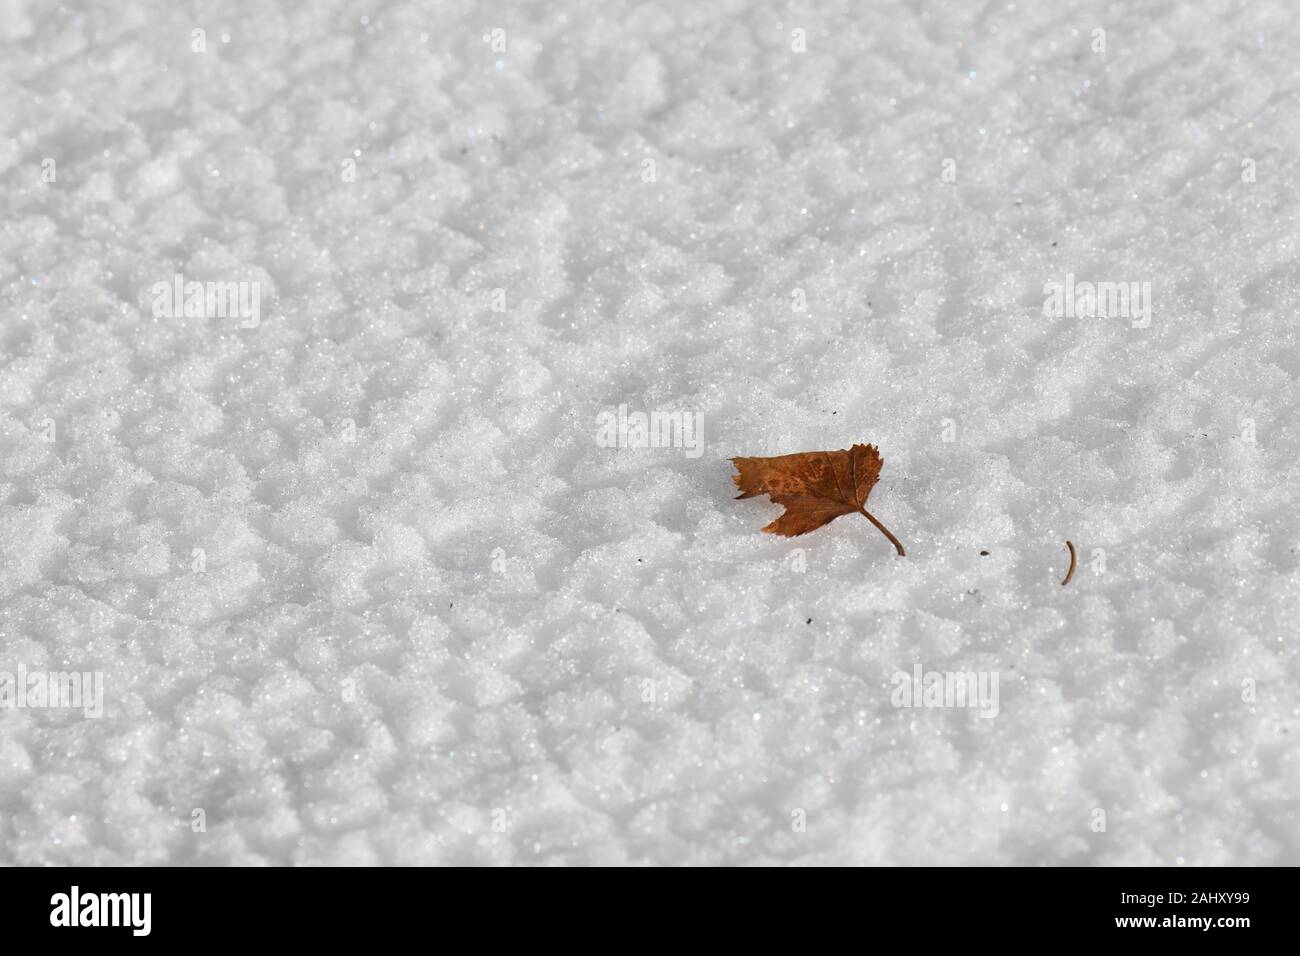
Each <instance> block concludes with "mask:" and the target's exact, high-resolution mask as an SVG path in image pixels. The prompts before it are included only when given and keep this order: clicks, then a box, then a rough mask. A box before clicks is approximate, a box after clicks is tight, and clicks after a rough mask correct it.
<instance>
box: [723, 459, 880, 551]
mask: <svg viewBox="0 0 1300 956" xmlns="http://www.w3.org/2000/svg"><path fill="white" fill-rule="evenodd" d="M731 461H732V462H733V463H734V464H735V466H736V474H735V475H733V476H732V478H731V480H732V481H734V482H735V483H736V487H737V488H739V489H740V494H738V495H736V497H737V498H753V497H754V496H755V495H763V494H765V495H767V496H768V497H769V498H771V499H772V501H774V502H776V503H777V504H779V505H785V511H784V513H782V515H781V517H779V518H777V519H776V520H775V521H773V522H772V523H771V524H770V525H768V526H767V527H766V528H764V529H763V530H764V531H766V532H768V533H769V534H782V535H785V536H786V537H794V536H795V535H799V534H807V533H808V532H809V531H816V530H817V529H818V528H820V527H821V526H822V525H824V524H829V523H830V522H832V521H834V520H835V519H836V518H838V517H839V516H840V515H847V514H852V513H854V512H856V513H858V514H860V515H863V516H864V517H865V518H866V519H867V520H868V521H870V522H871V523H872V524H874V525H875V526H876V527H877V528H879V529H880V531H881V533H882V534H883V535H884V536H885V537H886V538H888V539H889V540H890V541H891V542H893V545H894V547H895V548H897V549H898V553H899V555H900V556H901V555H903V554H905V552H904V551H903V546H902V545H901V544H900V543H899V541H898V539H897V538H895V537H894V536H893V535H892V534H890V532H889V529H887V528H886V527H885V526H884V525H882V524H881V523H880V522H879V521H877V520H876V519H875V518H874V517H873V516H872V515H871V513H870V512H868V511H867V509H866V504H867V496H868V495H869V494H871V489H872V488H873V487H875V484H876V481H877V479H879V478H880V468H881V466H882V465H883V464H884V463H885V462H884V459H882V458H881V457H880V452H879V451H878V450H877V449H876V446H875V445H854V446H853V447H852V448H847V449H841V450H840V451H805V452H799V453H798V454H796V455H778V456H776V457H775V458H732V459H731Z"/></svg>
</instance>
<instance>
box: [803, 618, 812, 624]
mask: <svg viewBox="0 0 1300 956" xmlns="http://www.w3.org/2000/svg"><path fill="white" fill-rule="evenodd" d="M804 623H805V624H811V623H812V618H808V620H806V621H804Z"/></svg>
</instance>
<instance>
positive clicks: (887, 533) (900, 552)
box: [858, 508, 907, 558]
mask: <svg viewBox="0 0 1300 956" xmlns="http://www.w3.org/2000/svg"><path fill="white" fill-rule="evenodd" d="M858 511H860V512H861V513H862V515H863V516H864V517H865V518H866V519H867V520H868V521H870V522H871V523H872V524H874V525H875V526H876V528H877V529H878V530H879V531H880V533H881V534H883V535H884V536H885V537H886V538H888V539H889V541H890V543H891V544H893V546H894V547H895V548H897V549H898V556H899V557H900V558H905V557H907V552H906V551H904V550H903V545H902V543H901V542H900V541H899V540H898V539H897V538H895V537H894V535H893V533H892V532H891V531H890V530H889V529H888V528H886V527H885V526H884V525H883V524H881V523H880V522H879V521H877V520H876V518H875V515H873V514H872V513H871V512H870V511H868V510H867V509H866V508H859V509H858Z"/></svg>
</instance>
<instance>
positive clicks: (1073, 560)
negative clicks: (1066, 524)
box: [1061, 541, 1079, 587]
mask: <svg viewBox="0 0 1300 956" xmlns="http://www.w3.org/2000/svg"><path fill="white" fill-rule="evenodd" d="M1065 546H1066V547H1067V548H1069V549H1070V570H1069V571H1066V572H1065V580H1064V581H1062V582H1061V587H1065V586H1066V585H1067V584H1069V583H1070V578H1072V577H1074V566H1075V565H1076V564H1077V563H1078V561H1079V558H1078V555H1076V554H1075V553H1074V542H1073V541H1067V542H1065Z"/></svg>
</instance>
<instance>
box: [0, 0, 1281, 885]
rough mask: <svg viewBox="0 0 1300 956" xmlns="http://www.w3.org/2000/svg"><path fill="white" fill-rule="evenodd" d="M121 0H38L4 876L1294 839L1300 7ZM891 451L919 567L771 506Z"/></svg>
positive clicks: (28, 81)
mask: <svg viewBox="0 0 1300 956" xmlns="http://www.w3.org/2000/svg"><path fill="white" fill-rule="evenodd" d="M109 6H111V7H113V8H115V9H112V10H109V9H107V8H105V7H103V6H101V5H99V4H89V3H86V4H83V3H67V4H65V5H63V6H56V5H50V4H43V3H38V2H35V0H32V2H23V0H4V2H0V90H2V91H3V95H2V96H0V196H2V197H3V198H2V199H0V207H2V210H3V216H2V217H0V675H3V674H5V673H8V674H17V673H18V672H19V671H20V669H21V670H22V671H23V672H25V673H37V674H59V673H65V672H72V671H76V672H81V673H90V674H93V673H99V674H102V675H103V680H104V700H103V714H102V716H99V717H91V716H87V715H86V714H85V713H84V712H83V711H82V710H79V709H75V708H72V707H52V706H45V707H41V706H17V705H16V703H15V702H14V701H13V700H12V699H11V700H10V702H9V704H8V705H6V706H3V707H0V863H6V864H11V863H17V864H46V863H56V864H67V863H93V864H110V863H112V864H122V863H201V864H224V863H272V864H290V863H297V864H304V863H349V864H369V863H389V864H392V863H403V864H407V863H462V864H467V863H475V864H510V863H547V864H557V863H608V864H623V863H657V864H724V863H725V864H740V863H746V864H752V863H803V864H808V863H873V864H876V863H879V864H903V863H993V864H998V863H1018V864H1041V863H1088V864H1107V865H1108V864H1167V865H1176V864H1186V865H1204V864H1246V863H1289V864H1296V863H1300V817H1298V815H1297V803H1296V800H1297V796H1296V795H1297V793H1300V752H1298V750H1297V746H1296V744H1297V741H1298V740H1300V695H1298V694H1297V686H1298V683H1300V662H1298V660H1297V655H1296V641H1297V633H1298V631H1300V628H1298V627H1297V621H1298V620H1300V577H1298V575H1297V567H1298V563H1300V556H1298V553H1297V549H1300V517H1298V516H1300V485H1298V484H1297V480H1296V478H1297V464H1296V462H1297V458H1298V457H1300V427H1298V425H1297V417H1296V413H1297V408H1298V407H1300V389H1298V386H1297V374H1298V373H1300V352H1298V351H1297V346H1298V343H1297V310H1298V307H1300V265H1298V264H1297V263H1298V260H1297V235H1298V232H1297V225H1298V224H1297V213H1298V212H1300V194H1298V193H1297V188H1296V164H1295V144H1296V142H1297V141H1300V70H1298V69H1297V67H1298V66H1300V55H1297V53H1296V51H1297V49H1300V20H1297V19H1296V18H1295V16H1294V11H1293V9H1292V4H1291V3H1289V2H1288V0H1257V2H1253V3H1250V4H1241V3H1235V2H1227V0H1197V2H1194V3H1174V2H1156V0H1148V2H1141V3H1135V4H1130V5H1127V6H1126V7H1125V8H1123V9H1121V8H1120V7H1119V6H1114V5H1109V4H1101V3H1096V4H1094V3H1087V2H1082V0H1060V2H1050V3H1049V2H1042V3H1038V2H1024V0H1015V2H999V3H996V4H969V3H961V2H951V3H942V2H890V0H872V2H870V3H865V4H862V3H851V2H847V0H832V2H824V3H819V4H815V5H808V4H803V3H792V4H786V3H769V2H748V0H731V2H721V3H697V2H668V0H664V2H657V3H654V4H634V3H630V2H627V3H625V2H592V0H577V2H566V3H563V4H487V3H482V4H476V3H443V2H438V3H426V4H419V3H410V2H387V3H383V2H378V3H371V4H359V3H338V2H333V3H312V4H297V3H289V2H285V3H280V4H276V3H268V2H265V0H256V2H254V0H246V2H220V3H210V4H203V5H201V8H191V7H190V5H181V4H174V3H166V2H163V0H137V2H134V3H131V4H115V5H109ZM196 29H202V30H204V31H205V32H204V34H203V46H204V49H203V50H202V52H197V51H195V50H194V49H193V47H194V45H195V43H196V40H195V36H196V35H195V34H194V33H193V32H192V31H194V30H196ZM1099 29H1100V30H1104V31H1105V32H1104V44H1105V50H1104V52H1101V51H1098V50H1095V49H1094V47H1096V46H1097V45H1098V37H1099V35H1098V34H1096V33H1095V32H1094V31H1096V30H1099ZM497 31H500V32H499V33H498V32H497ZM797 31H802V32H797ZM799 48H802V50H801V49H799ZM949 160H951V162H948V161H949ZM50 173H53V177H52V181H48V180H49V179H50V178H51V177H50V175H49V174H50ZM177 274H181V275H183V276H184V277H186V279H191V280H196V281H199V282H214V283H227V282H234V283H247V285H245V286H242V287H241V288H243V289H244V290H246V291H247V290H248V289H251V288H252V285H251V283H254V282H256V283H258V286H257V288H258V290H259V294H260V306H261V314H260V321H259V322H257V323H250V322H247V321H241V318H240V317H239V316H238V315H232V314H227V315H224V316H221V315H213V314H202V315H197V316H189V317H186V316H185V315H184V314H183V310H179V311H177V314H175V315H161V316H160V315H156V314H155V311H156V310H155V308H154V305H155V294H154V292H153V288H154V286H155V284H156V283H160V282H161V283H170V282H171V281H172V280H173V277H174V276H175V275H177ZM1067 276H1072V277H1073V279H1074V280H1075V281H1078V282H1084V281H1089V282H1126V283H1127V282H1136V283H1139V284H1140V283H1150V288H1151V290H1152V293H1151V294H1152V299H1151V305H1152V314H1151V319H1150V322H1149V324H1148V325H1147V326H1146V327H1140V325H1141V323H1136V324H1137V325H1138V326H1139V327H1135V322H1134V321H1132V320H1131V319H1130V318H1128V317H1125V316H1117V315H1110V316H1104V317H1088V316H1086V315H1076V316H1061V317H1049V316H1045V315H1044V314H1043V306H1044V301H1045V298H1046V296H1045V293H1044V286H1045V284H1047V283H1052V282H1060V283H1065V282H1066V280H1067ZM801 305H802V306H803V309H802V311H799V310H798V307H799V306H801ZM620 405H625V406H627V409H628V411H629V412H632V413H636V412H642V413H646V414H650V413H658V414H661V415H665V414H671V413H680V414H681V415H688V416H696V415H698V416H700V419H699V420H700V421H701V423H702V426H701V427H702V439H703V444H702V454H700V455H699V456H698V457H692V456H691V455H690V454H688V450H689V449H687V448H684V447H616V448H610V447H603V443H601V442H599V441H598V431H599V425H598V421H599V419H600V416H601V415H602V413H610V412H614V411H615V410H617V409H618V407H619V406H620ZM691 420H692V421H694V419H691ZM854 442H872V443H875V444H877V445H878V446H879V447H880V449H881V453H882V454H883V456H884V458H885V466H884V471H883V473H882V476H881V480H880V484H879V485H878V486H877V488H876V490H875V491H874V493H873V495H872V497H871V502H870V505H869V507H870V508H871V510H872V512H873V513H874V514H875V515H876V516H877V517H879V518H880V519H881V521H883V522H884V523H885V524H886V525H887V526H888V527H890V528H891V530H893V531H894V533H896V534H897V535H898V536H899V538H901V539H902V541H903V543H904V544H905V545H906V546H907V549H908V554H907V557H906V558H899V557H897V556H896V555H895V554H894V551H893V549H892V548H891V547H890V545H889V543H888V542H887V541H886V540H885V539H884V538H883V537H882V536H881V535H880V534H879V533H878V532H877V531H876V530H875V529H873V528H872V527H871V526H870V525H869V524H868V523H867V522H866V520H865V519H863V518H861V517H858V516H852V515H850V516H847V517H843V518H840V519H838V520H836V521H835V522H834V523H833V524H831V525H830V526H829V527H826V528H823V529H821V530H820V531H818V532H816V533H814V534H812V535H809V536H807V537H803V538H799V539H793V540H786V539H779V538H774V537H772V536H770V535H763V534H761V533H760V532H759V529H760V528H761V527H762V526H763V525H764V524H767V523H768V522H769V521H771V520H772V519H773V518H774V517H775V516H776V515H777V514H779V508H778V507H777V506H774V505H772V504H770V503H769V502H768V501H767V499H765V498H763V499H754V500H748V501H734V500H733V495H734V493H735V489H734V488H733V487H732V484H731V479H730V475H731V468H730V465H729V464H728V462H727V461H726V459H727V458H728V457H729V456H732V455H778V454H785V453H789V452H795V451H804V450H816V449H824V448H826V449H835V448H847V447H849V446H850V445H851V444H853V443H854ZM679 444H680V443H679ZM1067 539H1069V540H1071V541H1073V542H1074V543H1075V544H1076V545H1077V546H1078V549H1079V569H1078V571H1077V572H1076V574H1075V577H1074V580H1073V581H1072V582H1071V583H1070V584H1069V586H1068V587H1061V585H1060V583H1059V582H1060V579H1061V578H1062V577H1063V575H1064V573H1065V569H1066V566H1067V563H1068V557H1067V554H1066V550H1065V541H1066V540H1067ZM981 551H988V552H989V553H988V554H987V556H981V554H980V552H981ZM918 664H919V665H921V667H922V668H923V670H924V671H927V672H937V673H939V674H951V673H953V672H978V673H980V674H983V675H985V676H989V675H994V674H995V675H996V676H997V678H998V687H999V693H1000V697H999V700H998V701H997V713H996V716H992V717H988V716H983V717H982V716H980V713H979V712H978V711H977V710H975V709H970V708H957V707H944V708H910V709H909V708H901V707H896V706H894V702H893V701H892V700H891V698H892V697H893V696H894V691H895V690H896V689H897V682H896V680H895V676H894V675H896V674H899V673H903V674H911V673H912V672H913V669H914V667H915V666H916V665H918ZM29 703H30V702H29ZM1103 825H1104V829H1102V826H1103Z"/></svg>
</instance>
